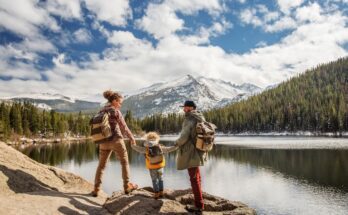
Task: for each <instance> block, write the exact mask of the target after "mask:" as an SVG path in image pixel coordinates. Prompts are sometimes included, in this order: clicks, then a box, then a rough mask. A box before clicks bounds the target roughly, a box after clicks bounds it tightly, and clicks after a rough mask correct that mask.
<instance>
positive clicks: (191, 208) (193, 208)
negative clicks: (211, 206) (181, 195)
mask: <svg viewBox="0 0 348 215" xmlns="http://www.w3.org/2000/svg"><path fill="white" fill-rule="evenodd" d="M185 209H186V210H187V211H188V212H191V213H195V214H202V212H203V208H197V207H196V206H194V205H186V207H185Z"/></svg>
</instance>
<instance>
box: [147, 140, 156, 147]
mask: <svg viewBox="0 0 348 215" xmlns="http://www.w3.org/2000/svg"><path fill="white" fill-rule="evenodd" d="M157 144H158V141H157V140H146V141H145V143H144V146H148V147H152V146H155V145H157Z"/></svg>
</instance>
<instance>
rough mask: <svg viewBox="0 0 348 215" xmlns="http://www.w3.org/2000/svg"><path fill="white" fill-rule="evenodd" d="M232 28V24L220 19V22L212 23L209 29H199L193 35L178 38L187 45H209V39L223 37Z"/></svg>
mask: <svg viewBox="0 0 348 215" xmlns="http://www.w3.org/2000/svg"><path fill="white" fill-rule="evenodd" d="M232 27H233V24H232V23H230V22H228V21H226V20H225V19H222V20H221V21H220V22H214V23H213V24H212V25H211V26H210V27H200V28H199V30H198V32H197V33H196V34H195V35H184V36H181V37H180V38H181V40H182V41H183V42H184V43H188V44H193V45H199V44H209V42H210V38H211V37H217V36H219V35H223V34H225V33H226V31H227V30H228V29H230V28H232Z"/></svg>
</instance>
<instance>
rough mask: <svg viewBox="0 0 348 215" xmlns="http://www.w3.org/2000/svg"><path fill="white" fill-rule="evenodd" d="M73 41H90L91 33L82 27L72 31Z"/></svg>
mask: <svg viewBox="0 0 348 215" xmlns="http://www.w3.org/2000/svg"><path fill="white" fill-rule="evenodd" d="M73 36H74V38H73V39H74V41H73V42H77V43H90V42H91V41H92V35H91V33H90V32H89V31H88V30H87V29H84V28H80V29H78V30H76V31H75V32H74V33H73Z"/></svg>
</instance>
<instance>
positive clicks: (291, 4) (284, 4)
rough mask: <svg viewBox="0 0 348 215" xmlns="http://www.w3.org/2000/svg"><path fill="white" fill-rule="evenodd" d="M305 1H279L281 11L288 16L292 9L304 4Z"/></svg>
mask: <svg viewBox="0 0 348 215" xmlns="http://www.w3.org/2000/svg"><path fill="white" fill-rule="evenodd" d="M303 1H304V0H277V2H278V5H279V7H280V10H281V11H282V12H283V13H285V14H288V13H289V12H290V10H291V9H292V8H296V7H298V6H300V5H301V4H302V3H303Z"/></svg>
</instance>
